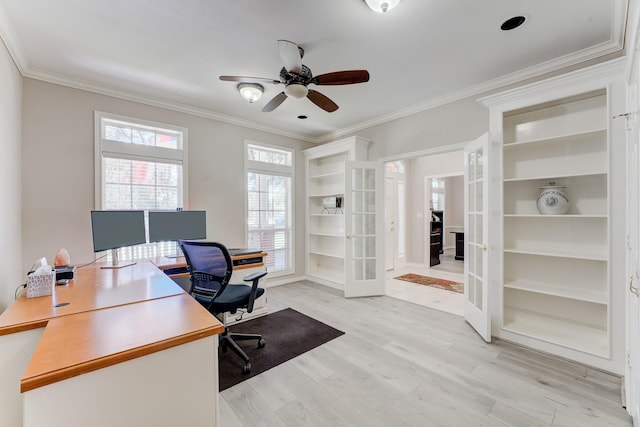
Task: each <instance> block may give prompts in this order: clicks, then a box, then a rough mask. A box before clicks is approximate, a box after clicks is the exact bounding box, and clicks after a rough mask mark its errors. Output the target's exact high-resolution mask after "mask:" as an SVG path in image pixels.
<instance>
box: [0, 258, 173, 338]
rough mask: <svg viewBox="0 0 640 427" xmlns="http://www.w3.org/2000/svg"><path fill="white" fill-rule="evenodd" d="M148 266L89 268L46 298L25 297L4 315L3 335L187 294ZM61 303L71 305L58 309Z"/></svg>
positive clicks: (0, 331)
mask: <svg viewBox="0 0 640 427" xmlns="http://www.w3.org/2000/svg"><path fill="white" fill-rule="evenodd" d="M166 279H167V278H166V276H165V275H164V274H163V273H162V272H161V271H160V270H158V269H157V268H154V267H153V266H151V265H150V264H149V263H148V262H141V263H137V264H135V265H132V266H130V267H125V268H122V269H119V270H112V269H100V268H98V267H95V268H94V267H85V268H80V269H78V270H77V271H76V277H75V279H74V280H71V281H69V284H68V285H65V286H56V287H55V288H54V290H53V294H52V295H50V296H46V297H38V298H25V296H24V295H23V296H21V297H20V298H18V299H17V300H16V301H14V303H13V304H12V305H11V306H9V308H7V310H5V311H4V313H2V315H0V335H4V334H10V333H14V332H18V331H21V330H27V329H33V328H38V327H44V326H46V324H47V321H48V320H49V319H52V318H54V317H60V316H66V315H71V314H76V313H81V312H84V311H90V310H99V309H102V308H107V307H116V306H118V305H123V304H131V303H135V302H140V301H147V300H150V299H155V298H164V297H167V296H171V295H179V294H181V293H183V292H184V291H183V289H182V288H180V286H178V285H177V284H176V283H175V282H174V281H172V280H166ZM61 303H69V304H68V305H63V306H60V307H57V305H59V304H61Z"/></svg>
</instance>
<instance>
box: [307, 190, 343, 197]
mask: <svg viewBox="0 0 640 427" xmlns="http://www.w3.org/2000/svg"><path fill="white" fill-rule="evenodd" d="M343 195H344V191H342V192H329V193H314V194H309V197H331V196H343Z"/></svg>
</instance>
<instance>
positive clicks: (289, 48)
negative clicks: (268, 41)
mask: <svg viewBox="0 0 640 427" xmlns="http://www.w3.org/2000/svg"><path fill="white" fill-rule="evenodd" d="M278 53H279V54H280V59H281V60H282V63H283V64H284V68H285V70H287V71H288V72H290V73H296V74H300V73H301V72H302V55H301V54H300V49H299V48H298V45H297V44H295V43H293V42H290V41H289V40H278Z"/></svg>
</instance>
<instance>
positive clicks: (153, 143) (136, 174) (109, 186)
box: [95, 112, 187, 260]
mask: <svg viewBox="0 0 640 427" xmlns="http://www.w3.org/2000/svg"><path fill="white" fill-rule="evenodd" d="M95 120H96V123H95V126H96V142H95V143H96V151H95V152H96V209H99V210H115V209H121V210H126V209H133V210H135V209H138V210H139V209H143V210H145V211H149V210H175V209H177V208H182V207H183V206H184V204H185V199H186V195H185V188H186V185H185V179H184V177H185V176H186V172H185V170H184V164H185V163H186V133H187V132H186V129H184V128H178V127H175V126H169V125H163V124H160V123H151V122H147V121H142V120H137V119H131V118H128V117H121V116H115V115H111V114H106V113H100V112H96V119H95ZM174 250H175V243H172V242H163V243H159V244H148V245H140V246H136V247H131V248H123V249H121V250H120V251H119V257H120V258H121V259H123V260H126V259H134V258H142V257H152V256H157V255H160V254H164V253H170V252H172V251H174Z"/></svg>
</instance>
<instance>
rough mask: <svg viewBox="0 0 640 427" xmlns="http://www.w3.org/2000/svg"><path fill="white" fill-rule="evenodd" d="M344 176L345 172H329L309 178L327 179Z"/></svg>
mask: <svg viewBox="0 0 640 427" xmlns="http://www.w3.org/2000/svg"><path fill="white" fill-rule="evenodd" d="M341 177H344V172H327V173H321V174H317V175H312V176H309V179H326V178H341Z"/></svg>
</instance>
